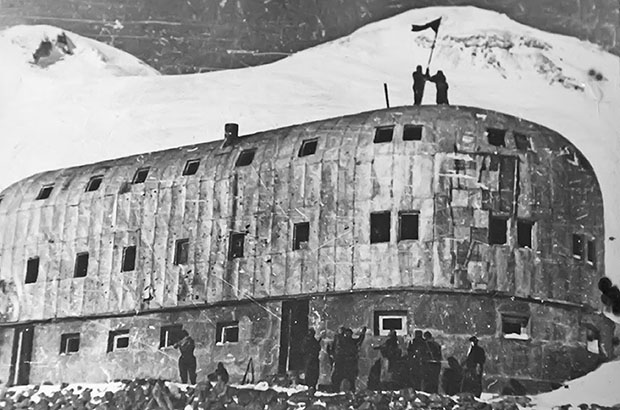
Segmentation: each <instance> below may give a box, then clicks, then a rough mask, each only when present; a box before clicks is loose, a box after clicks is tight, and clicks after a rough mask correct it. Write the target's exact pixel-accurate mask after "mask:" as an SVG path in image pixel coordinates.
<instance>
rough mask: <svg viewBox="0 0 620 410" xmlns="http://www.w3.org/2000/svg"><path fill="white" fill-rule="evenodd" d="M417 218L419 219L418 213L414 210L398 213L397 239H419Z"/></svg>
mask: <svg viewBox="0 0 620 410" xmlns="http://www.w3.org/2000/svg"><path fill="white" fill-rule="evenodd" d="M418 219H419V213H418V212H416V211H409V212H399V213H398V240H399V241H404V240H407V239H419V237H418ZM388 240H389V239H388Z"/></svg>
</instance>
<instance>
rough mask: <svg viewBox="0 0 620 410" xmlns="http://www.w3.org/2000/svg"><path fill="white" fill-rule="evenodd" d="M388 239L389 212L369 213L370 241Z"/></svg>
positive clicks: (385, 240)
mask: <svg viewBox="0 0 620 410" xmlns="http://www.w3.org/2000/svg"><path fill="white" fill-rule="evenodd" d="M389 241H390V212H389V211H384V212H373V213H371V214H370V243H379V242H389Z"/></svg>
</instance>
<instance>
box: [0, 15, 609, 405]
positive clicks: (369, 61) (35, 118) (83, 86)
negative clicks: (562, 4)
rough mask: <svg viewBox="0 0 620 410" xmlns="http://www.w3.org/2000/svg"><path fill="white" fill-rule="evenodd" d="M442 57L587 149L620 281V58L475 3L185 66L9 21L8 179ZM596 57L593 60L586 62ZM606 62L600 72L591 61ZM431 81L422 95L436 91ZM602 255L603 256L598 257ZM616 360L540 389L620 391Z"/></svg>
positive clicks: (356, 92)
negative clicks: (210, 66) (204, 65)
mask: <svg viewBox="0 0 620 410" xmlns="http://www.w3.org/2000/svg"><path fill="white" fill-rule="evenodd" d="M437 17H442V24H441V27H440V28H439V36H438V40H437V47H436V49H435V51H434V55H433V63H432V65H431V71H432V72H435V71H436V70H437V69H441V70H443V71H444V73H445V74H446V76H447V78H448V82H449V84H450V95H449V97H450V102H451V104H455V105H468V106H477V107H483V108H487V109H492V110H497V111H501V112H505V113H508V114H512V115H515V116H520V117H523V118H525V119H527V120H530V121H534V122H537V123H540V124H542V125H545V126H547V127H549V128H551V129H553V130H555V131H557V132H559V133H561V134H562V135H564V136H565V137H566V138H568V139H569V140H570V141H571V142H572V143H573V144H575V145H576V146H577V147H578V148H579V149H580V150H581V151H582V152H583V153H584V154H585V156H586V158H588V159H589V161H590V163H591V164H592V166H593V167H594V170H595V172H596V174H597V176H598V178H599V181H600V184H601V188H602V191H603V198H604V204H605V230H606V238H605V255H606V256H605V273H606V274H607V275H608V276H610V277H611V279H612V280H613V281H614V283H619V282H620V269H619V268H620V240H613V238H620V218H619V217H618V215H617V212H616V211H615V209H616V206H615V205H616V204H617V203H620V190H618V189H616V181H617V180H618V179H619V177H620V167H617V163H618V161H619V160H620V116H619V115H617V113H618V111H619V108H620V58H618V57H617V56H614V55H612V54H609V53H607V52H605V51H603V50H601V49H600V47H598V46H596V45H593V44H591V43H587V42H583V41H580V40H578V39H575V38H572V37H567V36H560V35H555V34H550V33H546V32H542V31H539V30H536V29H533V28H530V27H527V26H524V25H522V24H519V23H517V22H515V21H512V20H510V19H509V18H508V17H506V16H505V15H502V14H499V13H496V12H493V11H488V10H481V9H477V8H474V7H430V8H425V9H416V10H411V11H408V12H406V13H403V14H400V15H397V16H394V17H391V18H389V19H386V20H383V21H380V22H376V23H373V24H369V25H367V26H364V27H362V28H361V29H359V30H357V31H356V32H354V33H353V34H351V35H350V36H347V37H343V38H341V39H338V40H335V41H332V42H329V43H325V44H322V45H319V46H317V47H314V48H311V49H308V50H305V51H302V52H299V53H296V54H294V55H292V56H290V57H288V58H286V59H283V60H280V61H278V62H275V63H272V64H268V65H264V66H260V67H251V68H245V69H237V70H227V71H219V72H213V73H206V74H194V75H184V76H158V75H156V74H157V73H156V71H155V70H153V69H151V68H149V67H148V66H146V65H145V64H144V63H142V62H140V61H139V60H138V59H136V58H134V57H132V56H129V55H128V54H126V53H123V52H121V51H119V50H115V49H113V48H112V47H109V46H106V45H103V44H101V43H98V42H96V41H93V40H89V39H86V38H83V37H80V36H78V35H76V34H74V33H71V32H68V31H65V33H66V34H67V36H68V37H69V38H70V39H71V40H72V41H73V42H74V43H75V45H76V52H75V54H74V55H73V56H67V57H66V58H64V59H63V60H62V61H60V62H58V63H56V64H54V65H52V66H49V67H47V68H44V69H43V68H40V67H38V66H33V65H31V64H30V62H29V61H31V59H32V53H33V52H34V50H36V48H37V47H38V44H39V43H40V41H41V39H42V38H44V37H46V36H47V37H50V38H51V37H55V36H57V35H58V34H59V33H60V32H62V30H61V29H58V28H54V27H49V26H17V27H14V28H10V29H7V30H4V31H2V32H0V55H2V64H1V65H0V135H1V136H2V137H1V138H0V164H2V165H1V168H0V171H1V172H0V188H3V187H6V186H8V185H9V184H11V183H13V182H16V181H18V180H20V179H22V178H24V177H27V176H29V175H31V174H33V173H36V172H41V171H44V170H48V169H56V168H63V167H68V166H74V165H79V164H83V163H89V162H95V161H100V160H104V159H110V158H115V157H120V156H126V155H131V154H137V153H141V152H148V151H152V150H158V149H164V148H170V147H175V146H179V145H183V144H192V143H198V142H206V141H212V140H218V139H222V138H223V129H224V124H225V123H227V122H237V123H239V124H240V132H241V134H249V133H252V132H256V131H261V130H267V129H272V128H276V127H282V126H287V125H291V124H297V123H301V122H306V121H311V120H319V119H325V118H329V117H334V116H339V115H345V114H352V113H357V112H360V111H367V110H373V109H377V108H382V107H383V106H384V104H385V103H384V97H383V83H387V84H388V86H389V92H390V102H391V104H392V106H396V105H408V104H411V103H412V92H411V71H412V70H413V68H414V67H415V66H416V65H417V64H421V65H423V66H424V65H425V64H426V62H427V60H428V55H429V51H430V45H431V43H432V39H433V34H434V33H433V32H432V31H431V30H426V31H424V32H420V33H413V32H411V31H410V27H411V24H424V23H426V22H428V21H430V20H433V19H435V18H437ZM591 70H594V72H593V71H591ZM596 72H599V73H601V74H602V79H601V80H600V81H599V80H597V79H596V78H595V77H596V76H595V73H596ZM434 97H435V92H434V87H432V84H429V86H428V87H427V89H426V95H425V99H424V103H428V104H431V103H433V102H434ZM601 268H602V267H601ZM617 374H620V363H619V362H612V363H608V364H605V365H603V366H602V367H601V368H600V369H599V370H598V371H596V372H594V373H591V374H589V375H587V376H585V377H584V378H581V379H577V380H574V381H572V382H570V383H568V384H567V386H568V387H567V388H562V389H560V390H558V391H556V392H552V393H548V394H546V395H540V396H537V397H536V400H538V401H539V405H540V406H541V407H539V408H544V406H549V407H551V406H552V405H554V404H553V403H555V404H556V405H559V404H564V403H568V402H571V401H572V400H574V401H573V403H576V404H579V403H581V402H596V403H599V404H607V405H609V404H616V403H620V389H617V388H616V389H614V388H613V387H612V386H611V383H612V382H613V381H614V380H615V377H616V375H617Z"/></svg>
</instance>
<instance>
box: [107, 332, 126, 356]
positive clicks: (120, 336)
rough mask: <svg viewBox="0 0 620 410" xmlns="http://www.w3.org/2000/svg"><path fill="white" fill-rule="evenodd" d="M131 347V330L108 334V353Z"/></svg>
mask: <svg viewBox="0 0 620 410" xmlns="http://www.w3.org/2000/svg"><path fill="white" fill-rule="evenodd" d="M128 347H129V329H123V330H113V331H111V332H110V333H109V334H108V353H110V352H112V351H115V350H122V349H127V348H128Z"/></svg>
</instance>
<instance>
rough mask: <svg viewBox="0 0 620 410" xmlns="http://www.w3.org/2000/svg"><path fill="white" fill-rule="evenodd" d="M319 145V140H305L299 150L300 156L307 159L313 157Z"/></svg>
mask: <svg viewBox="0 0 620 410" xmlns="http://www.w3.org/2000/svg"><path fill="white" fill-rule="evenodd" d="M317 143H318V138H314V139H311V140H304V142H302V143H301V148H299V156H300V157H307V156H308V155H313V154H314V153H315V152H316V146H317Z"/></svg>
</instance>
